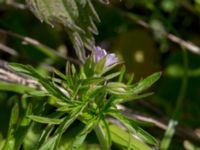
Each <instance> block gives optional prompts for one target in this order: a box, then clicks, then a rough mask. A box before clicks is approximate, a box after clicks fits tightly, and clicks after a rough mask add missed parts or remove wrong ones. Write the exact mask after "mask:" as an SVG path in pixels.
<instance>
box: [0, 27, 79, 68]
mask: <svg viewBox="0 0 200 150" xmlns="http://www.w3.org/2000/svg"><path fill="white" fill-rule="evenodd" d="M0 32H2V33H4V34H7V35H9V36H12V37H15V38H18V39H20V40H22V41H23V42H25V43H28V44H30V45H33V46H36V47H41V48H45V49H48V51H50V52H51V53H52V54H54V55H55V56H57V57H60V58H62V59H65V60H69V61H71V62H73V63H75V64H78V65H80V64H81V62H80V61H78V60H77V59H74V58H71V57H68V56H65V55H62V54H61V53H58V52H57V51H55V50H54V49H52V48H50V47H48V46H46V45H44V44H42V43H40V42H39V41H37V40H35V39H33V38H30V37H27V36H23V35H20V34H18V33H14V32H11V31H7V30H5V29H2V28H1V29H0Z"/></svg>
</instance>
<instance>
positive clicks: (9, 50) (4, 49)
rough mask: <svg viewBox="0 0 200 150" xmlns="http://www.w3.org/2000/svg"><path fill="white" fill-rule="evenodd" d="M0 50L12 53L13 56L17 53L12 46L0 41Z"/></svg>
mask: <svg viewBox="0 0 200 150" xmlns="http://www.w3.org/2000/svg"><path fill="white" fill-rule="evenodd" d="M0 50H2V51H4V52H6V53H8V54H10V55H13V56H17V55H18V53H17V51H16V50H14V49H13V48H10V47H8V46H6V45H4V44H2V43H0Z"/></svg>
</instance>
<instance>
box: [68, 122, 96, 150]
mask: <svg viewBox="0 0 200 150" xmlns="http://www.w3.org/2000/svg"><path fill="white" fill-rule="evenodd" d="M96 123H97V120H92V121H90V122H89V123H87V124H86V125H85V127H84V129H83V130H82V131H81V132H80V133H78V135H77V136H76V138H75V140H74V141H73V143H72V147H71V150H77V149H79V147H80V146H81V145H82V144H83V142H84V140H85V138H86V136H87V135H88V134H89V133H90V132H91V131H92V129H93V128H94V126H95V125H96Z"/></svg>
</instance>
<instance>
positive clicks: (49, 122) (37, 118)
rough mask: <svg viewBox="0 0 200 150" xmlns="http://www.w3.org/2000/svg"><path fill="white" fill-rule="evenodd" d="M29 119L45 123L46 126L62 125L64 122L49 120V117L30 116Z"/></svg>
mask: <svg viewBox="0 0 200 150" xmlns="http://www.w3.org/2000/svg"><path fill="white" fill-rule="evenodd" d="M28 117H29V118H30V119H31V120H33V121H36V122H39V123H45V124H60V123H61V122H62V120H61V119H53V118H47V117H41V116H35V115H29V116H28Z"/></svg>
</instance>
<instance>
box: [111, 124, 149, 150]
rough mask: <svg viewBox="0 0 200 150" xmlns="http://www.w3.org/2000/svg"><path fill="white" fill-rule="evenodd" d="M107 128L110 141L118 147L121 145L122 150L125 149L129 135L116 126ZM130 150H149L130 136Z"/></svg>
mask: <svg viewBox="0 0 200 150" xmlns="http://www.w3.org/2000/svg"><path fill="white" fill-rule="evenodd" d="M109 128H110V132H111V138H112V141H113V142H114V143H116V144H118V145H121V146H122V147H123V148H126V147H127V146H128V144H129V133H127V132H126V131H124V130H122V129H121V128H119V127H117V126H116V125H110V127H109ZM130 148H131V149H132V150H151V148H150V147H149V146H147V145H146V144H145V143H143V142H141V141H140V140H138V139H137V138H135V137H133V136H131V139H130Z"/></svg>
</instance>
